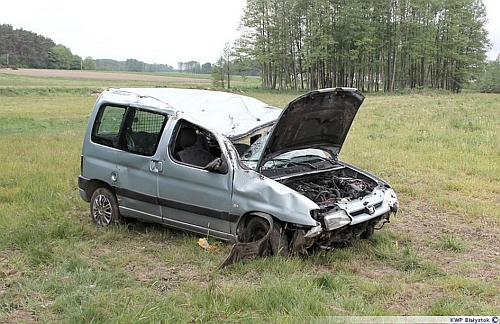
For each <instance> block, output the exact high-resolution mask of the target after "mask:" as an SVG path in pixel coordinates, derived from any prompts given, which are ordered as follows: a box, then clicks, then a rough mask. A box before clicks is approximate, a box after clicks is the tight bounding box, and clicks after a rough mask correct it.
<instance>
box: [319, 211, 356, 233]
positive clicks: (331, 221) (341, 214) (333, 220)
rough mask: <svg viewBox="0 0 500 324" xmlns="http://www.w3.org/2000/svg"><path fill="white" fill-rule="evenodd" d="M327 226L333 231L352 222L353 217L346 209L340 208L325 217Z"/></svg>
mask: <svg viewBox="0 0 500 324" xmlns="http://www.w3.org/2000/svg"><path fill="white" fill-rule="evenodd" d="M324 221H325V227H326V229H327V230H329V231H332V230H334V229H337V228H339V227H342V226H345V225H347V224H349V223H350V222H351V217H350V216H349V215H348V214H347V212H346V211H345V210H338V211H336V212H333V213H331V214H328V215H326V216H325V218H324Z"/></svg>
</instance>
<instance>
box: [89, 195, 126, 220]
mask: <svg viewBox="0 0 500 324" xmlns="http://www.w3.org/2000/svg"><path fill="white" fill-rule="evenodd" d="M90 216H91V217H92V220H93V221H94V223H96V224H97V225H99V226H103V227H106V226H109V225H112V224H114V223H121V222H122V217H121V215H120V212H119V210H118V202H117V200H116V196H115V195H114V194H113V193H112V192H111V191H109V189H107V188H97V189H96V190H95V191H94V193H93V194H92V198H91V199H90Z"/></svg>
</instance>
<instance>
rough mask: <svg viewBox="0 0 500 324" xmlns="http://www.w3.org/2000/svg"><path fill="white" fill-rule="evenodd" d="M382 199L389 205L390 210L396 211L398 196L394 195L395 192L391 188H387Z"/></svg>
mask: <svg viewBox="0 0 500 324" xmlns="http://www.w3.org/2000/svg"><path fill="white" fill-rule="evenodd" d="M384 200H385V202H387V204H388V205H389V207H391V210H392V211H393V212H394V214H396V212H397V211H398V196H396V193H395V192H394V190H392V189H390V188H389V189H387V190H386V191H385V194H384Z"/></svg>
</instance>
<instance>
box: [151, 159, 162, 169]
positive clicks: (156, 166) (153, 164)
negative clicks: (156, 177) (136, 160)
mask: <svg viewBox="0 0 500 324" xmlns="http://www.w3.org/2000/svg"><path fill="white" fill-rule="evenodd" d="M149 171H151V172H162V171H163V163H162V162H161V161H156V160H151V161H150V162H149Z"/></svg>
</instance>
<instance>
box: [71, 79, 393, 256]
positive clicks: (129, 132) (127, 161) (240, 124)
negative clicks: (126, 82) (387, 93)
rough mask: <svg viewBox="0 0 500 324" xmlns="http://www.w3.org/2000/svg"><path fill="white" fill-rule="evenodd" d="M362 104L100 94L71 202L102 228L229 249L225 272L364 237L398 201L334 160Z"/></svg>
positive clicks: (184, 93) (379, 183) (329, 97)
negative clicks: (193, 239) (86, 207)
mask: <svg viewBox="0 0 500 324" xmlns="http://www.w3.org/2000/svg"><path fill="white" fill-rule="evenodd" d="M363 100H364V96H363V95H362V94H361V93H360V92H358V91H357V90H356V89H352V88H331V89H322V90H317V91H312V92H309V93H306V94H304V95H302V96H300V97H298V98H296V99H295V100H293V101H292V102H290V103H289V104H288V105H287V107H286V108H285V109H283V110H281V109H278V108H275V107H271V106H269V105H266V104H265V103H262V102H260V101H258V100H256V99H253V98H250V97H246V96H242V95H239V94H233V93H224V92H215V91H206V90H189V89H167V88H154V89H151V88H149V89H148V88H128V89H110V90H107V91H105V92H103V93H102V94H101V96H100V97H99V99H98V100H97V102H96V104H95V107H94V110H93V112H92V114H91V116H90V120H89V124H88V128H87V132H86V134H85V138H84V143H83V149H82V158H81V174H80V176H79V178H78V185H79V190H80V195H81V197H82V198H83V199H84V200H85V201H87V202H90V212H91V217H92V219H93V220H94V221H95V222H96V223H97V224H98V225H101V226H108V225H111V224H113V223H116V222H120V221H122V220H123V219H124V218H129V217H130V218H136V219H140V220H143V221H148V222H154V223H160V224H163V225H166V226H169V227H174V228H178V229H183V230H187V231H191V232H194V233H198V234H201V235H209V236H213V237H216V238H218V239H221V240H224V241H229V242H233V243H236V245H235V247H234V249H233V252H232V253H231V255H230V256H229V257H228V259H227V260H226V261H225V263H224V264H230V263H231V262H233V261H234V260H236V259H238V258H239V259H243V260H245V259H252V258H255V257H258V256H265V255H271V254H281V255H288V254H290V253H301V254H307V253H310V252H311V251H313V250H315V249H331V248H332V247H335V246H338V245H339V244H340V245H342V244H346V243H350V242H353V241H355V240H358V239H362V238H367V237H369V236H370V235H372V233H373V231H374V229H377V228H380V227H382V226H383V224H384V223H386V222H389V220H390V216H391V215H394V214H396V213H397V210H398V200H397V197H396V194H395V193H394V191H393V190H392V189H391V186H390V185H389V184H388V183H386V182H385V181H383V180H382V179H380V178H378V177H376V176H374V175H372V174H370V173H368V172H366V171H364V170H361V169H359V168H357V167H355V166H353V165H350V164H347V163H345V162H342V161H340V160H339V159H338V155H339V152H340V150H341V148H342V145H343V143H344V141H345V139H346V136H347V133H348V131H349V128H350V126H351V124H352V122H353V120H354V117H355V115H356V113H357V111H358V109H359V107H360V106H361V104H362V102H363Z"/></svg>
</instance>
